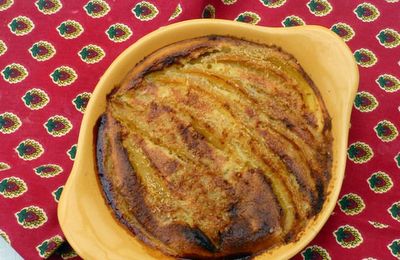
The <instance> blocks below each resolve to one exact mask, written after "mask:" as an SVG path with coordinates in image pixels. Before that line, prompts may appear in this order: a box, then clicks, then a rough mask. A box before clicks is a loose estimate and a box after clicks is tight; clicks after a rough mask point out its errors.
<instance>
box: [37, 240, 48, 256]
mask: <svg viewBox="0 0 400 260" xmlns="http://www.w3.org/2000/svg"><path fill="white" fill-rule="evenodd" d="M48 245H49V244H48V242H47V241H44V242H43V243H42V244H41V245H40V246H39V251H40V255H45V253H46V251H47V248H48Z"/></svg>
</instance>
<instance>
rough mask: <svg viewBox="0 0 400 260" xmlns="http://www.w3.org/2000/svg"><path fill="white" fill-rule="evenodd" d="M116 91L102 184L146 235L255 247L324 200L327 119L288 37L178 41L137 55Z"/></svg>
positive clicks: (184, 251) (220, 249) (240, 249)
mask: <svg viewBox="0 0 400 260" xmlns="http://www.w3.org/2000/svg"><path fill="white" fill-rule="evenodd" d="M107 102H108V103H107V110H106V112H105V114H104V115H103V117H102V121H101V124H100V127H99V132H98V140H97V162H98V169H99V174H100V177H101V178H100V179H101V182H102V184H103V190H104V192H105V195H106V198H107V201H108V203H110V205H111V207H112V209H113V211H114V213H115V215H116V216H117V218H118V219H119V220H120V221H121V222H122V223H123V224H124V225H125V226H127V227H128V228H129V229H130V230H131V231H132V232H133V233H134V234H136V235H137V236H138V237H139V238H140V239H141V240H142V241H144V242H145V243H146V244H149V245H151V246H153V247H156V248H158V249H159V250H161V251H163V252H164V253H166V254H168V255H172V256H176V257H196V258H199V257H200V258H214V257H225V256H245V255H253V254H256V253H258V252H260V251H261V250H266V249H268V248H271V247H273V246H277V245H279V244H283V243H288V242H290V241H292V240H294V239H296V236H297V235H298V233H299V232H300V231H301V230H302V229H303V228H304V226H305V225H306V224H307V222H308V221H309V220H310V218H311V217H313V216H314V215H315V214H317V213H318V212H319V211H320V210H321V207H322V204H323V202H324V200H325V195H326V187H327V185H328V182H329V179H330V171H331V156H330V155H331V142H332V141H331V132H330V118H329V115H328V113H327V111H326V109H325V106H324V103H323V101H322V99H321V96H320V94H319V92H318V90H317V89H316V88H315V86H314V84H313V83H312V81H311V80H310V78H309V77H308V76H307V75H306V73H305V72H304V71H303V70H302V68H301V67H300V65H299V64H298V63H297V61H296V60H295V59H294V58H293V57H292V56H291V55H289V54H287V53H285V52H283V51H281V50H280V49H279V48H276V47H269V46H265V45H260V44H256V43H252V42H248V41H244V40H240V39H236V38H231V37H222V36H210V37H202V38H196V39H191V40H187V41H182V42H178V43H175V44H173V45H170V46H167V47H164V48H162V49H160V50H158V51H156V52H155V53H153V54H151V55H150V56H148V57H147V58H146V59H144V60H143V61H142V62H141V63H139V64H138V65H137V66H136V67H135V68H134V69H133V70H132V71H131V72H130V73H129V74H128V76H127V77H126V79H125V80H124V82H123V83H122V84H121V85H120V86H119V87H118V88H116V89H115V90H114V91H113V93H112V94H110V95H109V97H108V100H107Z"/></svg>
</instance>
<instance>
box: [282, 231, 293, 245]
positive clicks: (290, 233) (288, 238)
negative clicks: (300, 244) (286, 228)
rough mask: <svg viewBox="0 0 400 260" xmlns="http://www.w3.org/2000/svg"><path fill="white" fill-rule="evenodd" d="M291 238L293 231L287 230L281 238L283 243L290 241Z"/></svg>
mask: <svg viewBox="0 0 400 260" xmlns="http://www.w3.org/2000/svg"><path fill="white" fill-rule="evenodd" d="M292 239H293V232H288V233H287V234H286V235H285V237H284V239H283V240H284V241H285V243H289V242H290V241H292Z"/></svg>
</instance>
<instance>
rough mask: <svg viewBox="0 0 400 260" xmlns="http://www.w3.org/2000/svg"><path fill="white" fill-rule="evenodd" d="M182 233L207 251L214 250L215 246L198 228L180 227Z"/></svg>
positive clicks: (215, 249)
mask: <svg viewBox="0 0 400 260" xmlns="http://www.w3.org/2000/svg"><path fill="white" fill-rule="evenodd" d="M182 229H183V230H182V233H183V234H184V235H185V237H186V238H187V239H188V240H189V241H191V242H193V243H194V244H196V245H197V246H199V247H201V248H203V249H206V250H207V251H209V252H212V253H214V252H216V251H217V248H216V247H215V245H214V244H213V243H212V242H211V240H210V239H209V238H208V237H207V235H206V234H204V233H203V231H201V230H200V229H199V228H190V227H187V226H185V227H183V228H182Z"/></svg>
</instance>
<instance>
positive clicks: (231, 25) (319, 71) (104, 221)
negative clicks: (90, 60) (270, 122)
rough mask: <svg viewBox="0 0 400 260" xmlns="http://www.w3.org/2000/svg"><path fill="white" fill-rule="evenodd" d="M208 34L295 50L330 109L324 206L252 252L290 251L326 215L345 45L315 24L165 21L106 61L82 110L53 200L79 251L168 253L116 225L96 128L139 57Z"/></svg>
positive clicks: (352, 73) (346, 74)
mask: <svg viewBox="0 0 400 260" xmlns="http://www.w3.org/2000/svg"><path fill="white" fill-rule="evenodd" d="M211 34H217V35H229V36H235V37H239V38H244V39H246V40H249V41H254V42H259V43H265V44H273V45H277V46H279V47H281V48H282V49H283V50H284V51H286V52H288V53H291V54H292V55H294V56H295V57H296V59H297V60H298V61H299V63H300V64H301V66H302V67H303V68H304V70H305V71H306V72H307V74H308V75H309V76H310V77H311V78H312V80H313V81H314V83H315V85H316V86H317V87H318V89H319V91H320V92H321V95H322V98H323V99H324V101H325V104H326V107H327V109H328V111H329V114H330V116H331V117H332V134H333V137H334V140H333V168H332V180H331V182H330V185H329V187H328V197H327V199H326V201H325V204H324V206H323V209H322V211H321V212H320V214H318V215H317V217H315V218H314V219H313V220H312V221H311V222H310V223H309V225H308V226H307V227H306V229H305V230H304V232H302V233H301V234H300V236H299V239H297V240H296V241H295V242H292V243H290V244H286V245H283V246H280V247H276V248H274V249H272V250H269V251H267V252H264V253H262V254H260V255H258V256H257V257H256V259H288V258H290V257H292V256H293V255H295V254H296V253H298V252H299V251H300V250H301V249H303V248H304V247H305V246H306V245H307V244H308V243H309V242H310V241H311V240H312V239H313V238H314V237H315V236H316V235H317V233H318V232H319V231H320V229H321V228H322V226H323V225H324V224H325V222H326V221H327V219H328V218H329V216H330V214H331V212H332V210H333V208H334V206H335V204H336V200H337V198H338V195H339V191H340V188H341V185H342V181H343V177H344V170H345V163H346V148H347V138H348V131H349V126H350V113H351V109H352V104H353V100H354V97H355V94H356V91H357V86H358V70H357V65H356V63H355V61H354V59H353V55H352V53H351V51H350V50H349V48H348V47H347V45H346V44H345V43H344V42H343V41H342V40H341V39H340V38H339V37H338V36H337V35H336V34H334V33H333V32H331V31H330V30H328V29H326V28H323V27H320V26H298V27H290V28H268V27H261V26H255V25H248V24H244V23H238V22H232V21H225V20H190V21H185V22H180V23H176V24H173V25H169V26H166V27H162V28H160V29H158V30H157V31H154V32H152V33H150V34H148V35H147V36H145V37H143V38H142V39H140V40H138V41H137V42H136V43H135V44H133V45H132V46H130V47H129V48H128V49H126V50H125V51H124V52H123V53H122V54H121V55H120V56H119V57H118V58H117V59H116V60H115V61H114V62H113V63H112V64H111V66H110V67H109V68H108V69H107V71H106V72H105V73H104V75H103V76H102V77H101V78H100V81H99V83H98V84H97V86H96V88H95V90H94V92H93V95H92V97H91V99H90V102H89V104H88V106H87V109H86V112H85V115H84V117H83V121H82V125H81V129H80V134H79V141H78V150H77V154H76V158H75V163H74V166H73V169H72V172H71V175H70V177H69V179H68V181H67V183H66V185H65V187H64V191H63V193H62V196H61V199H60V202H59V206H58V219H59V222H60V225H61V228H62V230H63V232H64V234H65V236H66V238H67V240H68V241H69V243H70V244H71V246H72V247H73V248H74V249H75V251H76V252H77V253H78V254H79V255H80V256H81V257H83V258H85V259H113V260H116V259H124V260H126V259H138V260H139V259H140V260H144V259H168V257H166V256H164V255H162V254H161V253H160V252H158V251H156V250H154V249H151V248H149V247H147V246H146V245H144V244H142V243H141V242H140V241H139V240H137V239H136V238H135V236H134V235H132V234H131V233H130V232H129V231H128V230H127V229H125V227H123V226H122V225H120V224H119V222H118V221H117V220H116V219H115V218H114V217H113V213H112V212H111V211H110V209H109V208H108V206H107V204H106V203H105V200H104V198H103V196H102V193H101V187H100V184H99V181H98V176H97V173H96V167H95V165H96V161H95V143H94V140H95V139H94V137H93V134H94V133H96V132H95V130H94V128H95V125H96V122H97V120H98V118H99V116H100V115H101V114H102V113H103V112H104V110H105V105H106V95H107V94H108V93H109V92H110V91H111V90H112V89H113V88H114V87H115V86H116V85H118V83H119V82H121V81H122V79H123V78H124V77H125V75H126V74H127V73H128V71H129V70H131V69H132V68H133V67H134V66H135V65H136V63H138V62H139V61H140V60H142V59H143V58H144V57H145V56H147V55H149V54H150V53H152V52H154V51H155V50H157V49H159V48H161V47H163V46H165V45H168V44H171V43H174V42H176V41H181V40H185V39H189V38H193V37H199V36H205V35H211Z"/></svg>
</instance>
